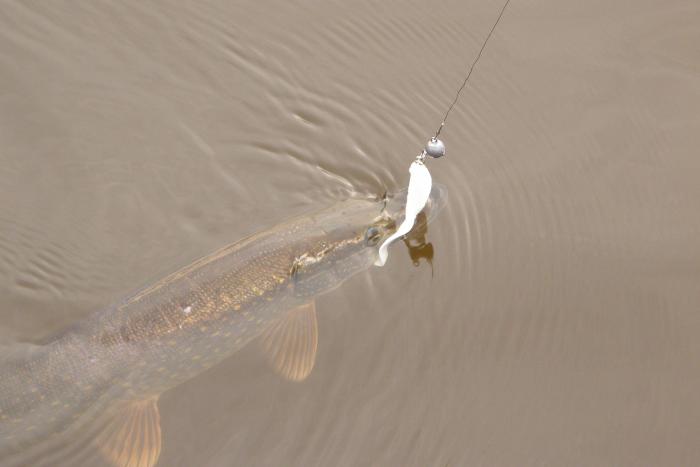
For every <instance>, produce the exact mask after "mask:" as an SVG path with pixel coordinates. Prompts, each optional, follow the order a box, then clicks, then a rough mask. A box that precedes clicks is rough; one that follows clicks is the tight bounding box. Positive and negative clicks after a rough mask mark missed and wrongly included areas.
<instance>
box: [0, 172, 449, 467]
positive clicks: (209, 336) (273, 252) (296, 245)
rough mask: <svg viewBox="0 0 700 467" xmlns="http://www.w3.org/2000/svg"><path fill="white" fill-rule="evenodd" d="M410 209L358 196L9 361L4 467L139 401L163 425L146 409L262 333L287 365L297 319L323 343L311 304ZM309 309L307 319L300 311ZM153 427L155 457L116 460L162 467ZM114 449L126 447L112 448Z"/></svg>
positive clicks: (367, 262) (365, 258)
mask: <svg viewBox="0 0 700 467" xmlns="http://www.w3.org/2000/svg"><path fill="white" fill-rule="evenodd" d="M445 200H446V190H445V188H444V187H441V186H439V185H437V186H435V187H434V188H433V193H431V199H430V201H429V203H428V206H427V210H428V212H429V217H432V216H433V215H434V214H435V213H437V211H438V210H439V208H440V207H441V206H442V205H444V202H445ZM404 204H405V192H403V193H399V194H397V195H396V196H394V197H393V198H390V199H389V200H388V201H387V200H382V201H369V200H357V199H352V200H348V201H345V202H342V203H339V204H336V205H334V206H332V207H331V208H328V209H326V210H323V211H320V212H317V213H315V214H312V215H307V216H304V217H300V218H297V219H294V220H292V221H289V222H286V223H284V224H281V225H279V226H277V227H274V228H272V229H270V230H267V231H264V232H261V233H259V234H256V235H253V236H251V237H249V238H247V239H244V240H242V241H239V242H237V243H235V244H233V245H230V246H228V247H225V248H223V249H221V250H219V251H217V252H215V253H213V254H211V255H209V256H207V257H205V258H202V259H200V260H198V261H196V262H194V263H193V264H191V265H189V266H187V267H185V268H183V269H181V270H179V271H177V272H175V273H173V274H171V275H169V276H168V277H166V278H164V279H162V280H160V281H158V282H156V283H155V284H153V285H151V286H149V287H147V288H145V289H143V290H141V291H139V292H138V293H136V294H134V295H132V296H131V297H129V298H127V299H125V300H124V301H122V302H120V303H117V304H115V305H113V306H110V307H108V308H106V309H104V310H102V311H99V312H96V313H94V314H92V315H90V316H89V317H87V318H86V319H85V320H84V321H82V322H80V323H78V324H77V325H76V326H75V327H74V328H72V329H71V330H69V331H67V332H66V333H65V334H63V335H62V336H61V337H60V338H58V339H56V340H54V341H52V342H50V343H48V344H46V345H43V346H37V347H35V348H33V349H31V350H29V351H28V352H27V353H26V355H24V356H22V357H21V358H13V359H11V360H10V361H6V362H5V363H3V364H2V366H0V372H1V376H2V377H1V378H0V464H2V462H1V461H2V460H3V457H2V456H3V455H5V453H6V452H7V453H10V454H12V453H16V452H18V451H22V450H25V449H26V448H28V447H31V446H32V445H35V444H37V443H40V442H41V441H42V440H45V439H49V438H51V437H52V436H54V435H55V434H57V433H59V434H60V433H63V432H65V431H66V430H68V429H69V428H70V427H72V426H75V425H80V424H81V423H85V421H86V420H87V421H89V420H92V419H94V418H95V417H96V416H97V415H98V414H104V413H107V412H108V411H109V410H110V408H114V407H120V404H126V405H121V407H127V406H129V405H128V404H129V403H130V402H134V403H135V404H137V405H131V407H137V408H136V409H134V410H140V409H138V407H141V406H139V405H138V404H146V405H145V406H144V407H145V410H146V413H151V417H150V418H151V419H156V418H157V416H158V414H157V406H156V405H155V403H154V402H153V403H152V407H151V406H149V405H148V401H155V400H156V399H157V397H158V395H159V394H161V393H162V392H163V391H165V390H167V389H169V388H171V387H174V386H176V385H177V384H179V383H182V382H183V381H186V380H187V379H190V378H192V377H193V376H194V375H196V374H198V373H200V372H202V371H203V370H205V369H206V368H209V367H211V366H213V365H214V364H216V363H218V362H220V361H221V360H223V359H224V358H226V357H227V356H229V355H231V354H232V353H234V352H236V351H237V350H239V349H240V348H241V347H243V346H244V345H246V344H247V343H249V342H250V341H251V340H253V339H254V338H256V337H258V336H260V335H261V334H263V333H269V334H266V335H265V336H264V341H265V342H266V343H267V344H266V347H268V349H270V350H271V351H272V352H273V353H275V352H276V353H277V354H278V356H279V355H280V354H281V353H282V352H283V351H284V350H283V349H281V348H280V347H279V345H277V341H278V340H280V339H277V338H276V337H275V336H276V335H275V329H276V328H279V327H280V323H283V322H284V321H285V320H287V319H289V317H290V316H292V317H293V319H296V322H297V328H300V329H302V331H304V330H305V332H306V334H308V335H311V339H314V338H315V335H314V332H315V317H314V316H313V309H309V308H308V306H309V305H308V304H309V303H311V302H312V300H313V298H314V297H315V296H316V295H318V294H320V293H323V292H326V291H328V290H331V289H333V288H335V287H337V286H338V285H340V284H341V283H342V282H343V281H344V280H346V279H347V278H349V277H351V276H352V275H354V274H356V273H358V272H360V271H363V270H366V269H368V268H369V267H370V266H371V265H372V264H373V263H374V261H375V260H376V257H377V246H378V244H379V243H381V241H382V239H384V238H386V237H388V236H389V235H390V234H391V233H392V232H393V230H394V229H395V225H397V223H398V222H400V220H401V216H402V213H403V207H404ZM304 307H307V308H306V311H303V312H301V313H300V314H297V315H294V312H293V311H290V310H305V308H304ZM308 311H311V314H309V313H308ZM307 317H310V318H309V319H307ZM310 321H313V322H312V323H311V322H310ZM312 327H313V329H312ZM287 334H289V333H287ZM303 334H304V332H301V334H300V335H303ZM281 340H282V341H284V339H281ZM287 340H289V338H287ZM309 345H313V346H315V343H313V344H309ZM302 347H303V345H302ZM307 347H308V345H307ZM314 349H315V347H314ZM302 350H303V349H302ZM307 354H308V352H307ZM310 358H311V361H310V365H311V366H313V355H312V356H311V357H310ZM308 359H309V358H307V360H308ZM283 360H284V359H282V360H279V361H283ZM273 364H274V362H273ZM280 365H282V366H284V363H281V364H280ZM302 366H303V365H302ZM306 367H308V368H301V367H295V368H287V372H288V373H289V374H288V375H287V376H288V377H290V378H291V379H301V377H300V378H297V377H295V375H296V376H299V375H302V377H303V376H304V375H305V374H307V372H308V371H310V367H309V362H307V364H306ZM283 372H284V371H283ZM144 401H146V402H144ZM153 410H155V412H153ZM123 411H125V412H128V409H123ZM149 411H150V412H149ZM142 418H144V419H145V420H146V423H150V422H153V420H150V419H149V417H142ZM149 420H150V422H149ZM155 423H156V426H155V427H150V428H151V429H152V430H156V429H157V433H155V431H154V433H155V434H157V438H158V441H157V444H158V446H157V452H151V453H150V454H149V453H141V454H140V455H141V456H142V457H143V459H141V458H139V459H137V460H138V461H139V462H135V461H133V456H132V457H131V458H129V459H131V460H129V459H127V460H124V458H123V456H122V458H121V459H122V460H120V458H119V455H118V454H119V453H117V454H115V455H112V456H111V460H112V461H113V463H115V464H120V463H121V465H153V464H154V463H155V460H157V457H158V452H159V449H160V441H159V437H160V431H159V430H160V428H159V426H157V420H156V422H155ZM129 429H131V428H129ZM119 430H122V431H124V430H126V428H123V427H122V428H119V429H117V430H116V433H117V434H116V435H114V436H112V438H115V437H117V438H118V437H119V436H122V435H121V434H119V433H121V432H120V431H119ZM106 431H107V432H109V430H106ZM155 434H152V437H155ZM115 442H122V443H123V442H124V441H123V440H121V441H120V440H117V441H115V440H114V439H111V440H108V441H106V442H105V443H106V444H110V443H111V444H114V443H115ZM10 454H7V455H8V456H9V455H10ZM12 455H14V454H12ZM129 455H131V454H129ZM148 456H150V457H149V458H147V457H148ZM127 457H128V456H127ZM144 459H145V460H144ZM149 459H150V460H149Z"/></svg>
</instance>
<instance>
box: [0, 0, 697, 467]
mask: <svg viewBox="0 0 700 467" xmlns="http://www.w3.org/2000/svg"><path fill="white" fill-rule="evenodd" d="M500 7H501V4H500V3H499V2H494V1H490V0H487V1H485V0H467V1H457V0H450V1H445V2H440V3H438V4H436V3H435V2H418V1H413V0H411V1H409V2H396V1H388V2H367V1H356V2H339V1H328V2H282V1H271V2H265V3H264V4H260V3H259V2H253V1H235V2H196V3H189V4H185V3H178V4H174V3H171V4H166V3H149V4H137V3H135V2H134V3H132V4H131V5H129V4H93V3H91V2H78V3H75V2H50V3H48V2H4V4H3V7H2V9H1V11H0V277H1V280H0V287H1V290H0V292H1V293H0V340H2V342H4V343H11V342H16V341H39V340H42V339H44V338H46V337H47V336H50V335H52V334H55V333H57V332H60V330H61V329H63V328H64V327H66V326H68V325H70V324H71V323H73V322H75V321H77V320H80V319H81V318H83V317H85V316H86V315H87V314H89V313H90V312H92V311H94V310H96V309H98V308H102V307H103V306H104V305H105V304H108V303H110V302H112V301H115V300H117V299H119V298H121V297H123V296H124V295H126V294H127V293H129V292H130V291H133V290H135V289H137V288H138V287H140V286H142V285H144V284H147V283H149V282H150V281H153V280H154V279H158V278H159V277H161V276H162V275H164V274H166V273H168V272H170V271H172V270H173V269H175V268H177V267H178V266H181V265H183V264H187V263H188V262H190V261H191V260H193V259H196V258H197V257H200V256H202V255H205V254H207V253H209V252H211V251H213V250H214V249H216V248H218V247H220V246H222V245H224V244H227V243H230V242H233V241H235V240H238V239H240V238H242V237H244V236H246V235H248V234H250V233H253V232H255V231H257V230H260V229H263V228H266V227H269V226H272V225H274V224H276V223H278V222H280V221H282V220H284V219H286V218H288V217H289V216H290V215H292V214H298V213H302V212H306V211H309V210H313V209H317V208H320V207H322V206H325V205H328V204H332V203H333V202H335V201H338V200H341V199H344V198H346V197H347V196H350V195H355V196H370V195H377V194H381V193H383V192H384V191H385V190H392V189H396V188H400V187H402V186H404V185H405V184H406V181H407V169H408V164H409V162H410V160H411V159H412V158H413V157H414V156H415V155H416V154H417V153H418V151H419V150H420V148H421V147H422V145H423V143H424V141H425V139H426V138H427V137H428V136H430V134H431V133H432V132H433V131H434V129H435V127H436V126H437V124H438V123H439V120H440V118H441V116H442V114H443V112H444V110H445V109H446V107H447V105H448V104H449V102H450V100H451V98H452V96H453V94H454V92H455V91H456V89H457V87H458V86H459V85H460V84H461V82H462V79H463V77H464V73H465V71H466V69H467V68H468V65H469V63H471V60H472V59H473V57H474V56H475V54H476V53H477V52H478V50H479V48H480V46H481V41H482V40H483V38H484V37H485V36H486V34H487V33H488V30H489V29H490V27H491V24H492V23H493V21H494V20H495V18H496V16H497V15H498V12H499V11H500ZM699 22H700V4H698V2H697V1H695V0H687V1H685V0H674V1H669V2H663V3H661V2H655V1H641V2H634V3H633V4H632V3H630V2H626V1H622V0H613V1H610V0H607V1H598V0H596V1H589V2H585V3H581V2H576V1H573V0H565V1H553V0H548V1H545V0H512V2H511V5H510V6H509V9H508V10H507V11H506V13H505V15H504V17H503V19H502V20H501V23H500V24H499V27H498V29H497V30H496V32H495V34H494V35H493V37H492V38H491V41H490V43H489V44H488V46H487V48H486V51H485V53H484V56H483V57H482V59H481V61H480V63H479V65H478V67H477V69H476V71H475V72H474V74H473V76H472V78H471V82H470V83H471V84H470V85H469V86H468V87H467V88H466V90H465V91H464V93H463V95H462V100H461V101H460V103H459V104H458V106H457V107H456V108H455V110H454V111H453V113H452V114H451V116H450V121H449V123H448V126H447V127H446V129H445V131H444V133H443V136H444V139H445V141H446V143H447V148H448V157H447V158H444V159H441V160H439V161H431V163H430V168H431V171H432V174H433V177H434V179H435V180H436V181H439V182H441V183H443V184H445V185H447V186H448V188H449V191H450V203H449V206H448V207H447V208H446V209H445V211H443V212H442V213H441V215H440V217H439V218H438V219H437V220H436V221H435V223H434V224H431V227H430V229H429V231H428V232H427V237H426V241H428V242H430V243H431V244H432V245H433V250H434V257H433V260H432V263H433V268H432V270H431V268H430V266H429V265H428V263H427V262H426V261H424V260H421V261H420V265H419V267H414V266H413V264H412V260H411V258H410V257H409V255H408V254H407V251H406V249H405V247H404V246H403V245H401V244H397V245H395V247H394V248H393V249H392V254H391V256H390V258H389V262H388V264H387V266H386V267H384V268H381V269H378V268H375V269H373V270H371V271H370V272H369V273H367V274H363V275H360V276H357V277H355V278H354V279H352V280H351V281H350V282H349V283H347V284H346V285H345V286H343V287H342V288H341V289H339V290H337V291H335V292H333V293H331V294H329V295H326V296H323V297H322V298H321V299H320V300H319V301H318V304H317V309H318V311H319V327H320V337H319V352H318V361H317V364H316V367H315V369H314V372H313V373H312V374H311V376H310V377H309V379H308V380H306V381H305V382H303V383H300V384H293V383H289V382H285V381H283V380H281V379H280V378H278V377H277V376H276V375H275V374H274V373H273V372H272V371H270V369H269V368H268V367H267V366H266V365H265V359H264V358H263V357H262V356H261V355H260V353H259V352H258V351H257V350H256V349H255V348H253V347H251V348H250V349H246V350H244V351H243V352H242V353H239V354H237V355H236V356H234V357H233V358H231V359H229V360H227V361H226V362H225V363H223V364H222V365H219V366H217V367H216V368H214V369H212V370H210V371H207V372H206V373H204V374H202V375H200V376H199V377H197V378H195V379H193V380H191V381H189V382H187V383H186V384H184V385H182V386H180V387H178V388H176V389H174V390H171V391H169V392H168V393H166V394H164V395H163V397H162V398H161V401H160V406H161V414H162V425H163V451H162V455H161V460H160V463H159V465H161V466H190V465H200V466H212V467H213V466H229V465H246V466H266V465H289V466H310V465H319V466H325V465H335V466H357V465H376V466H387V465H391V466H394V465H395V466H421V467H423V466H440V467H442V466H444V465H447V464H449V465H450V466H462V465H465V466H466V465H499V466H527V465H538V466H541V465H551V466H559V465H581V466H584V465H585V466H587V465H618V466H636V465H696V464H697V463H698V462H699V460H700V448H699V447H698V446H699V444H698V443H697V439H696V438H697V436H696V435H695V434H696V433H697V432H698V430H700V371H699V370H700V367H699V366H698V355H699V354H700V340H698V335H700V267H699V266H698V265H700V215H698V207H697V206H698V200H700V184H698V180H699V177H700V158H699V157H698V147H699V144H700V141H699V140H698V134H700V65H699V64H700V48H698V44H700V29H699V28H698V27H697V25H698V24H699Z"/></svg>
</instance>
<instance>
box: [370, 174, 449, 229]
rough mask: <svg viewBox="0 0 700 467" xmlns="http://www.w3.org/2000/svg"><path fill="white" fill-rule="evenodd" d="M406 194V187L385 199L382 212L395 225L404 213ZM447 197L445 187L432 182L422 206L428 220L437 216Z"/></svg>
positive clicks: (445, 203) (401, 219)
mask: <svg viewBox="0 0 700 467" xmlns="http://www.w3.org/2000/svg"><path fill="white" fill-rule="evenodd" d="M407 194H408V188H404V189H403V190H399V191H397V192H395V193H393V194H391V195H389V196H388V197H387V199H386V205H385V207H384V211H383V214H384V215H385V216H387V217H389V218H391V219H392V220H393V221H394V223H395V224H396V225H397V226H398V225H400V224H401V222H403V220H404V217H405V215H406V195H407ZM447 198H448V197H447V187H446V186H445V185H443V184H441V183H433V186H432V188H431V190H430V196H429V197H428V201H427V202H426V203H425V207H424V208H423V212H424V213H425V215H426V219H427V221H428V222H432V221H433V219H435V218H436V217H437V215H438V213H439V212H440V211H442V209H443V208H444V207H445V206H446V205H447Z"/></svg>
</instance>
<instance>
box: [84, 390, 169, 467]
mask: <svg viewBox="0 0 700 467" xmlns="http://www.w3.org/2000/svg"><path fill="white" fill-rule="evenodd" d="M95 442H96V443H97V445H98V447H99V449H100V452H101V453H102V455H103V456H104V457H105V458H106V459H107V461H109V462H110V463H111V464H112V465H114V466H115V467H153V466H154V465H155V464H156V462H158V457H159V456H160V449H161V432H160V412H159V411H158V398H157V397H153V398H150V399H146V400H138V401H130V402H128V403H126V404H125V405H124V407H120V410H118V411H117V414H116V415H115V416H114V418H113V419H112V420H111V421H110V423H109V424H108V425H107V426H106V428H105V430H104V431H103V432H102V433H100V435H99V436H98V437H97V439H96V441H95Z"/></svg>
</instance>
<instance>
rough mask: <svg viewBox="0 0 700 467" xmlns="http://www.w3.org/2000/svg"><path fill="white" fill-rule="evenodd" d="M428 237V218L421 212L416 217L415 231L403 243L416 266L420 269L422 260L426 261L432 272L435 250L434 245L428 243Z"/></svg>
mask: <svg viewBox="0 0 700 467" xmlns="http://www.w3.org/2000/svg"><path fill="white" fill-rule="evenodd" d="M427 235H428V216H426V214H425V211H421V212H420V213H418V215H417V216H416V224H415V225H414V226H413V230H411V232H410V233H409V234H408V235H406V237H404V239H403V242H404V244H405V245H406V248H408V255H409V256H410V257H411V261H412V262H413V265H414V266H416V267H418V266H419V265H420V260H421V259H425V261H426V262H427V263H428V264H429V265H430V269H431V270H432V269H433V256H434V254H435V252H434V250H433V244H432V243H426V236H427Z"/></svg>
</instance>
